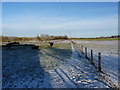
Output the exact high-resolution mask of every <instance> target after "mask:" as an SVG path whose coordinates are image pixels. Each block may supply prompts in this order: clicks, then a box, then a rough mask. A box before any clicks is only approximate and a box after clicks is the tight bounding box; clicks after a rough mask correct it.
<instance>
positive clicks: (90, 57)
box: [73, 42, 103, 72]
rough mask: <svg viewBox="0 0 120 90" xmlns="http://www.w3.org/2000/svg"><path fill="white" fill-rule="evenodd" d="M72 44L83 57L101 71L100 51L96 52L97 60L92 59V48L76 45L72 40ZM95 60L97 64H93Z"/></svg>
mask: <svg viewBox="0 0 120 90" xmlns="http://www.w3.org/2000/svg"><path fill="white" fill-rule="evenodd" d="M73 44H74V45H75V46H76V47H77V48H78V49H79V50H80V51H81V52H82V54H84V55H85V57H86V58H87V59H88V60H89V61H90V63H91V64H92V65H93V66H94V67H95V68H96V69H97V70H98V71H99V72H103V71H102V68H101V52H98V54H97V60H94V54H93V53H94V52H93V50H88V48H87V47H83V45H77V43H75V42H73ZM88 54H89V55H88ZM96 62H97V64H95V63H96Z"/></svg>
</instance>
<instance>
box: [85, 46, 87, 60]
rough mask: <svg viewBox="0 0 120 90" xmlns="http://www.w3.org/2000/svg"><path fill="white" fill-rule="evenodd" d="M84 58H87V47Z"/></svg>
mask: <svg viewBox="0 0 120 90" xmlns="http://www.w3.org/2000/svg"><path fill="white" fill-rule="evenodd" d="M85 56H86V58H87V47H85Z"/></svg>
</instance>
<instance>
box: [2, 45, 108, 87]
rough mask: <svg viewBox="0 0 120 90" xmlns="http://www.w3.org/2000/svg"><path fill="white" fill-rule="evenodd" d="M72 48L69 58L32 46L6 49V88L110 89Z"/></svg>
mask: <svg viewBox="0 0 120 90" xmlns="http://www.w3.org/2000/svg"><path fill="white" fill-rule="evenodd" d="M71 47H72V54H71V56H70V58H67V57H66V55H64V56H62V57H61V56H57V55H55V54H54V55H53V56H51V53H52V52H53V51H49V52H50V53H48V52H47V51H42V50H31V49H30V47H28V48H24V49H23V47H20V48H11V49H3V67H4V68H3V88H109V87H110V86H109V85H108V84H107V83H106V82H104V81H103V80H102V78H101V77H100V75H99V73H98V72H97V70H96V69H95V68H94V67H93V66H92V65H91V64H90V62H89V61H88V60H87V59H86V58H85V56H84V55H83V54H82V53H81V52H79V51H78V50H77V49H76V47H75V46H74V45H73V44H71ZM21 48H22V49H21ZM49 59H50V60H51V61H49ZM45 61H46V62H45ZM46 63H48V64H47V66H46ZM55 66H56V67H55Z"/></svg>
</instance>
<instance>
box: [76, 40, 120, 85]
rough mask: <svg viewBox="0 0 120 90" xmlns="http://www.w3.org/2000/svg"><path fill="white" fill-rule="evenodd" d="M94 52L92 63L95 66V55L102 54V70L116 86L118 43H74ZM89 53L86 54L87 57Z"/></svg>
mask: <svg viewBox="0 0 120 90" xmlns="http://www.w3.org/2000/svg"><path fill="white" fill-rule="evenodd" d="M75 42H77V43H79V44H81V45H83V46H84V47H87V48H88V52H90V50H91V49H92V50H93V51H94V62H95V64H97V54H98V52H101V53H102V70H103V71H104V72H105V73H106V74H107V76H108V77H109V78H110V80H112V82H113V83H114V84H116V85H117V86H118V60H119V58H118V55H120V53H119V52H118V47H120V46H118V45H119V44H118V41H117V40H116V41H75ZM89 54H90V53H88V55H89Z"/></svg>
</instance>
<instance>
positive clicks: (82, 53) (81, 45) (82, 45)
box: [81, 45, 83, 54]
mask: <svg viewBox="0 0 120 90" xmlns="http://www.w3.org/2000/svg"><path fill="white" fill-rule="evenodd" d="M81 51H82V54H83V45H81Z"/></svg>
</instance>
